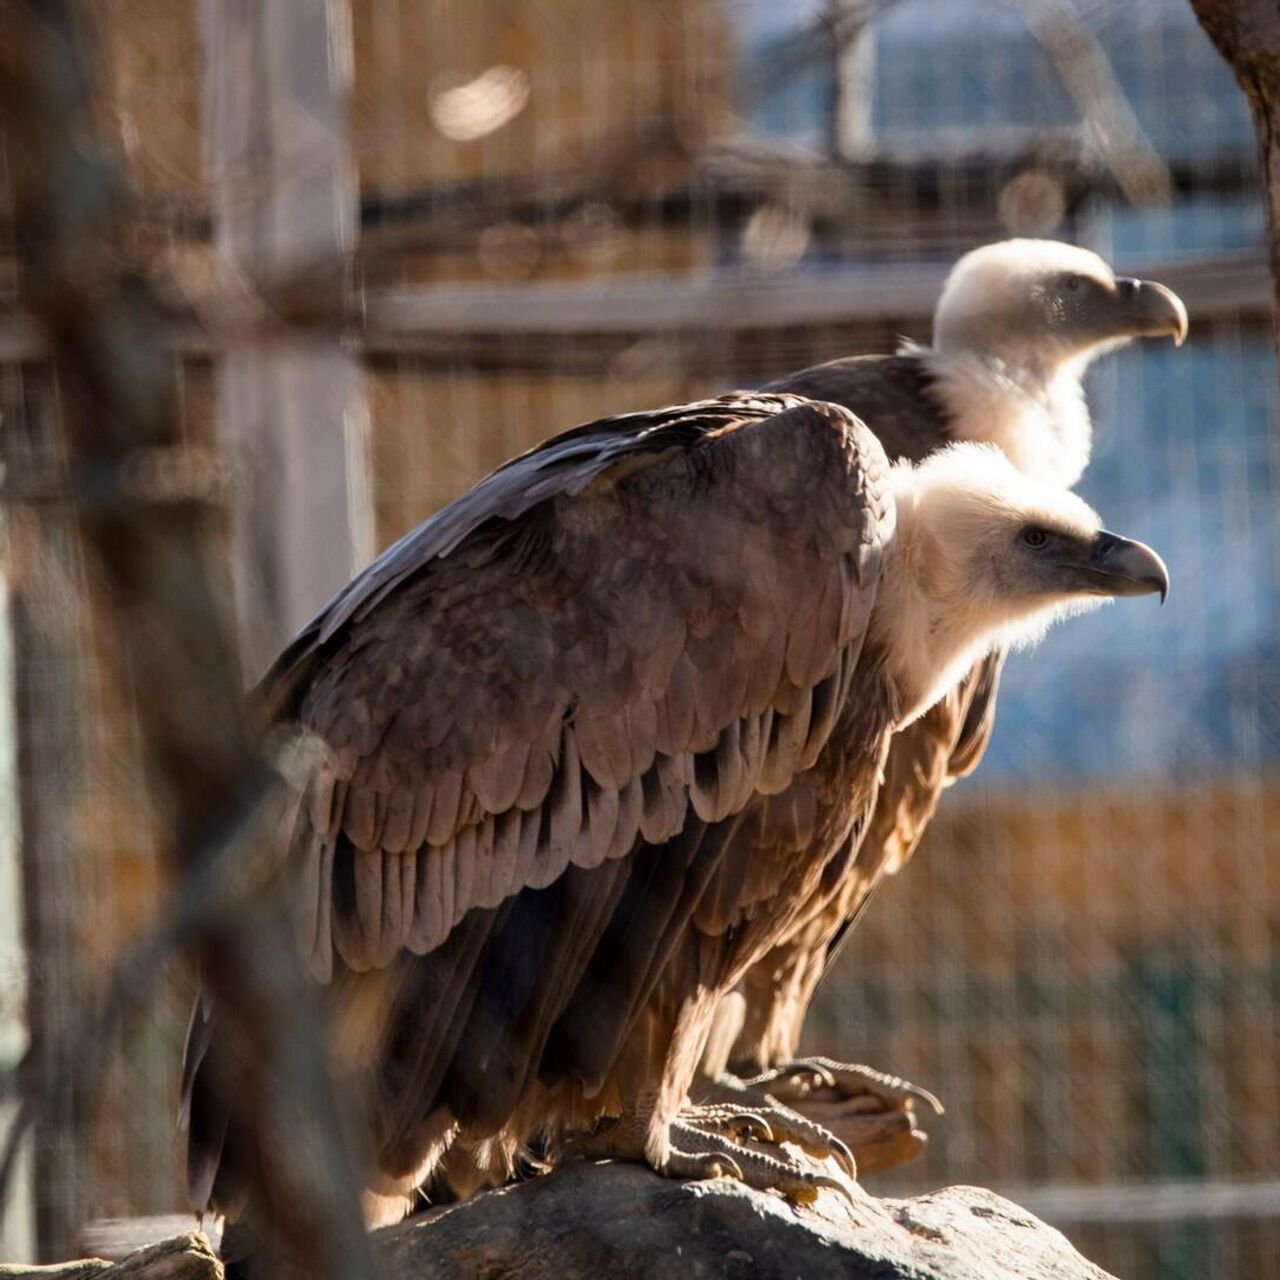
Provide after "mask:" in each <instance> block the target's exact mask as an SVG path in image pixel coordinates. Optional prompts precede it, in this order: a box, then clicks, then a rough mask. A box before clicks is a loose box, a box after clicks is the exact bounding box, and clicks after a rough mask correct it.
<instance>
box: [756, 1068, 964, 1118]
mask: <svg viewBox="0 0 1280 1280" xmlns="http://www.w3.org/2000/svg"><path fill="white" fill-rule="evenodd" d="M742 1083H743V1084H744V1085H746V1087H747V1088H748V1089H762V1090H766V1091H767V1092H768V1093H769V1094H770V1095H772V1096H773V1097H775V1098H778V1099H780V1100H785V1101H787V1102H800V1101H802V1100H803V1099H805V1098H807V1097H809V1096H810V1095H811V1094H812V1093H814V1092H815V1091H816V1090H818V1089H834V1090H836V1092H837V1093H838V1094H839V1095H840V1096H841V1097H842V1098H861V1097H866V1096H867V1095H870V1096H871V1097H873V1098H876V1099H878V1100H879V1101H880V1102H881V1103H883V1105H884V1107H885V1108H886V1109H893V1108H901V1107H905V1106H910V1105H912V1104H913V1103H916V1102H923V1103H925V1105H926V1106H929V1107H931V1108H932V1109H933V1112H934V1114H935V1115H942V1114H943V1111H944V1110H945V1108H944V1107H943V1105H942V1103H941V1102H940V1101H939V1100H938V1098H937V1097H936V1096H935V1095H934V1094H932V1093H930V1092H929V1090H928V1089H922V1088H921V1087H920V1086H919V1085H918V1084H912V1083H911V1081H910V1080H903V1079H900V1078H899V1077H898V1076H891V1075H889V1074H888V1073H887V1072H884V1071H877V1070H876V1069H875V1068H874V1067H864V1066H862V1065H860V1064H857V1063H848V1062H833V1061H832V1060H831V1059H830V1058H820V1057H813V1058H797V1059H796V1060H795V1061H794V1062H789V1063H787V1065H786V1066H785V1067H778V1068H777V1069H776V1070H773V1071H766V1072H765V1073H764V1074H763V1075H758V1076H753V1077H751V1079H749V1080H744V1081H743V1082H742Z"/></svg>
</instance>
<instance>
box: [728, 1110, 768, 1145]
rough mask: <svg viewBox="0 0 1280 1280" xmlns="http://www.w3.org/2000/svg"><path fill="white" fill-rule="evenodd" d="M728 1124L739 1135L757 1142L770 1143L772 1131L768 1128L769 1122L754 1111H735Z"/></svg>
mask: <svg viewBox="0 0 1280 1280" xmlns="http://www.w3.org/2000/svg"><path fill="white" fill-rule="evenodd" d="M728 1123H729V1124H730V1125H732V1126H733V1128H735V1129H737V1130H738V1132H739V1133H744V1134H746V1135H747V1136H748V1137H751V1138H754V1139H755V1140H756V1141H757V1142H772V1141H773V1130H772V1129H771V1128H770V1127H769V1122H768V1121H767V1120H766V1119H765V1118H764V1116H762V1115H759V1114H757V1113H756V1112H754V1111H737V1112H734V1114H733V1115H731V1116H730V1117H729V1120H728Z"/></svg>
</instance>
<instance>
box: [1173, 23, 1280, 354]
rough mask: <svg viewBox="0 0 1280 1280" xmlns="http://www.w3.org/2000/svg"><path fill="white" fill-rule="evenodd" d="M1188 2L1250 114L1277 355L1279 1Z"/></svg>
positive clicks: (1279, 327) (1279, 282)
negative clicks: (1258, 166) (1264, 217)
mask: <svg viewBox="0 0 1280 1280" xmlns="http://www.w3.org/2000/svg"><path fill="white" fill-rule="evenodd" d="M1191 7H1192V9H1193V10H1194V11H1195V15H1196V17H1197V18H1199V20H1200V25H1201V26H1202V27H1203V28H1204V29H1205V31H1206V32H1208V34H1209V38H1210V39H1211V40H1212V41H1213V43H1214V44H1215V45H1216V46H1217V49H1218V52H1219V53H1220V54H1221V55H1222V57H1223V59H1224V60H1225V61H1226V63H1227V65H1228V66H1229V67H1230V68H1231V70H1232V71H1233V72H1234V73H1235V77H1236V79H1237V80H1238V81H1239V82H1240V87H1241V88H1242V89H1243V90H1244V95H1245V97H1246V98H1247V99H1248V100H1249V109H1250V111H1251V112H1252V113H1253V126H1254V129H1255V130H1256V132H1257V135H1258V155H1259V161H1260V164H1261V167H1262V189H1263V196H1264V199H1265V201H1266V208H1267V241H1268V256H1269V258H1270V261H1271V284H1272V289H1273V296H1274V302H1273V305H1272V315H1271V319H1272V333H1273V335H1274V338H1275V342H1276V350H1277V353H1278V354H1280V4H1278V3H1277V0H1191Z"/></svg>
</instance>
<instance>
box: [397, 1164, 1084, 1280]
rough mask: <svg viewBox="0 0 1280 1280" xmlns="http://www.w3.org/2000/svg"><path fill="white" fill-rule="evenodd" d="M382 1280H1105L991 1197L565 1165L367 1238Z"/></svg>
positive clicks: (966, 1190)
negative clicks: (778, 1185)
mask: <svg viewBox="0 0 1280 1280" xmlns="http://www.w3.org/2000/svg"><path fill="white" fill-rule="evenodd" d="M377 1241H378V1252H379V1255H380V1257H381V1259H382V1261H383V1264H384V1266H385V1267H386V1273H387V1276H388V1280H464V1277H465V1280H475V1277H484V1280H507V1277H510V1278H511V1280H517V1278H518V1280H605V1278H606V1277H607V1278H608V1280H641V1278H642V1277H643V1278H644V1280H699V1278H701V1277H706V1278H707V1280H712V1278H713V1277H727V1278H728V1280H835V1278H836V1277H840V1278H841V1280H1015V1277H1016V1280H1109V1277H1108V1276H1107V1273H1106V1272H1104V1271H1102V1270H1100V1269H1099V1268H1098V1267H1095V1266H1094V1265H1093V1264H1092V1263H1090V1262H1087V1261H1085V1259H1084V1258H1082V1257H1081V1256H1080V1255H1079V1254H1078V1253H1077V1252H1076V1251H1075V1250H1074V1249H1073V1248H1072V1247H1071V1245H1070V1244H1069V1243H1068V1242H1067V1240H1066V1238H1065V1237H1064V1236H1063V1235H1061V1234H1060V1233H1059V1232H1057V1231H1055V1230H1054V1229H1053V1228H1052V1227H1048V1226H1046V1225H1045V1224H1044V1223H1043V1222H1040V1221H1039V1220H1038V1219H1036V1218H1034V1217H1032V1216H1031V1215H1030V1214H1029V1213H1027V1212H1026V1211H1025V1210H1022V1209H1019V1208H1018V1207H1017V1206H1016V1205H1014V1204H1011V1203H1010V1202H1009V1201H1007V1200H1003V1199H1001V1198H1000V1197H999V1196H997V1195H995V1194H994V1193H993V1192H990V1191H984V1190H981V1189H979V1188H976V1187H948V1188H946V1189H945V1190H943V1191H937V1192H934V1193H932V1194H930V1195H925V1196H918V1197H916V1198H915V1199H912V1200H881V1199H878V1198H876V1197H875V1196H871V1195H869V1194H867V1192H865V1191H863V1190H862V1189H861V1188H859V1189H858V1190H857V1192H856V1199H855V1201H854V1202H853V1203H852V1204H850V1203H849V1202H848V1201H847V1200H846V1199H845V1198H844V1197H842V1196H841V1195H839V1193H836V1192H831V1191H824V1192H823V1193H822V1195H821V1196H820V1197H819V1198H818V1201H817V1203H816V1204H814V1205H812V1206H810V1207H807V1208H796V1207H793V1206H791V1205H789V1204H788V1203H787V1202H786V1201H785V1200H783V1199H782V1198H781V1197H779V1196H775V1195H773V1194H770V1193H765V1192H758V1191H752V1190H750V1189H748V1188H746V1187H743V1186H742V1185H740V1184H738V1183H734V1182H730V1181H728V1180H726V1179H716V1180H714V1181H710V1182H684V1183H682V1182H673V1181H670V1180H668V1179H665V1178H660V1177H658V1176H656V1175H655V1174H653V1173H651V1172H650V1171H649V1170H647V1169H645V1168H643V1167H641V1166H640V1165H635V1164H623V1163H612V1164H608V1163H605V1164H585V1163H583V1164H573V1165H567V1166H565V1167H563V1168H561V1169H559V1170H557V1171H556V1172H555V1173H553V1174H551V1175H549V1176H547V1177H544V1178H535V1179H533V1180H532V1181H530V1182H526V1183H523V1184H521V1185H519V1186H515V1187H509V1188H505V1189H503V1190H501V1191H494V1192H490V1193H488V1194H485V1195H482V1196H479V1197H477V1198H476V1199H474V1200H471V1201H468V1202H467V1203H465V1204H460V1205H455V1206H452V1207H450V1208H447V1209H442V1210H438V1211H435V1212H434V1213H432V1214H429V1215H425V1216H423V1217H421V1218H418V1219H415V1220H413V1221H411V1222H408V1223H405V1224H404V1225H402V1226H400V1227H395V1228H391V1229H389V1230H387V1231H383V1232H380V1233H378V1237H377Z"/></svg>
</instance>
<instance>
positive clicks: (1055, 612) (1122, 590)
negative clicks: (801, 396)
mask: <svg viewBox="0 0 1280 1280" xmlns="http://www.w3.org/2000/svg"><path fill="white" fill-rule="evenodd" d="M894 496H895V500H896V503H895V505H896V509H897V529H896V532H895V535H894V558H893V561H892V564H891V568H890V569H889V571H888V572H887V573H886V576H885V580H884V583H883V586H882V592H884V593H885V595H886V599H885V606H886V607H885V608H884V609H881V608H880V607H879V605H878V606H877V615H878V617H880V618H882V619H883V620H884V623H883V624H882V633H883V639H884V640H885V641H886V644H887V651H888V653H889V655H890V656H889V660H888V661H889V665H890V667H891V669H892V671H891V674H892V676H893V679H894V683H895V686H896V688H897V691H898V695H899V698H900V699H901V702H902V705H903V713H904V714H903V720H902V723H904V724H905V723H907V722H909V721H910V720H912V719H914V718H915V716H917V715H919V714H920V712H921V711H923V710H924V709H925V708H927V707H928V706H930V705H931V704H932V703H933V702H934V701H935V700H936V699H937V698H938V697H939V696H941V694H942V693H943V692H945V691H946V690H947V689H948V688H950V687H951V686H952V685H953V684H954V683H955V682H956V681H957V680H958V679H959V678H960V676H961V675H962V674H963V672H964V671H965V670H967V669H968V668H969V667H970V666H971V665H972V664H973V663H974V662H975V661H977V660H978V659H979V658H981V657H982V656H983V654H984V653H986V652H987V651H989V650H990V649H991V648H993V647H994V646H996V645H1019V644H1022V645H1025V644H1030V643H1034V642H1035V641H1036V640H1038V639H1039V638H1040V636H1042V635H1043V634H1044V632H1045V631H1046V630H1047V629H1048V628H1049V627H1050V626H1051V625H1052V624H1053V622H1055V621H1056V620H1057V619H1058V618H1061V617H1064V616H1067V615H1069V614H1072V613H1077V612H1081V611H1083V610H1086V609H1089V608H1091V607H1094V606H1096V605H1098V604H1100V603H1102V602H1103V601H1105V600H1108V599H1111V598H1114V597H1117V596H1139V595H1155V594H1158V595H1159V596H1160V599H1161V601H1162V602H1163V600H1164V598H1165V596H1166V595H1167V594H1168V590H1169V575H1168V571H1167V570H1166V569H1165V566H1164V562H1163V561H1162V560H1161V559H1160V557H1159V556H1158V555H1157V554H1156V553H1155V552H1154V551H1153V550H1151V548H1150V547H1147V546H1144V545H1143V544H1142V543H1141V542H1133V541H1131V540H1129V539H1128V538H1121V537H1119V536H1117V535H1116V534H1114V533H1109V532H1107V531H1106V530H1105V529H1103V528H1102V521H1101V520H1100V519H1099V518H1098V515H1097V513H1096V512H1095V511H1093V510H1092V508H1090V507H1089V505H1088V504H1087V503H1085V502H1084V501H1083V500H1082V499H1080V498H1079V497H1077V496H1076V495H1075V494H1073V493H1071V492H1070V491H1068V490H1064V489H1060V488H1058V487H1056V486H1054V485H1050V484H1043V483H1040V482H1038V481H1035V480H1032V479H1030V478H1029V477H1027V476H1025V475H1024V474H1022V473H1021V472H1020V471H1018V470H1017V469H1016V468H1015V467H1014V466H1013V465H1012V464H1011V463H1010V462H1009V460H1008V459H1007V458H1006V457H1005V455H1004V454H1003V453H1002V452H1001V451H1000V450H999V449H997V448H995V447H994V446H991V445H978V444H958V445H952V446H951V447H949V448H947V449H943V450H941V451H940V452H938V453H936V454H934V455H932V456H931V457H930V458H928V459H927V460H926V461H925V462H923V463H921V464H919V465H916V466H912V465H910V464H908V463H900V464H898V465H897V466H896V467H895V468H894Z"/></svg>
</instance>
